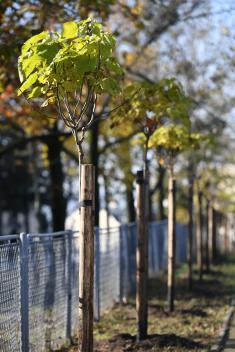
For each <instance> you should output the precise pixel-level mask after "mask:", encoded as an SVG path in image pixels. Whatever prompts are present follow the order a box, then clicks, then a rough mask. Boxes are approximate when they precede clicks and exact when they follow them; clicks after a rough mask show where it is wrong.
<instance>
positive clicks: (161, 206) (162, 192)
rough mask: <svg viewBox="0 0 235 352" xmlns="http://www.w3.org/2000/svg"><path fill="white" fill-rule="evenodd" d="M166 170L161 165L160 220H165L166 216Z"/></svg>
mask: <svg viewBox="0 0 235 352" xmlns="http://www.w3.org/2000/svg"><path fill="white" fill-rule="evenodd" d="M165 174H166V170H165V168H163V167H162V166H161V165H160V166H159V194H158V211H159V216H158V218H159V220H164V219H165V218H166V215H165V212H164V207H163V201H164V199H165V189H164V178H165Z"/></svg>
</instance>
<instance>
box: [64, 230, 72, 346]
mask: <svg viewBox="0 0 235 352" xmlns="http://www.w3.org/2000/svg"><path fill="white" fill-rule="evenodd" d="M72 235H73V233H72V231H68V232H67V239H68V255H67V324H66V338H67V340H68V341H69V342H71V337H72V331H71V330H72V329H71V325H72V280H71V276H72Z"/></svg>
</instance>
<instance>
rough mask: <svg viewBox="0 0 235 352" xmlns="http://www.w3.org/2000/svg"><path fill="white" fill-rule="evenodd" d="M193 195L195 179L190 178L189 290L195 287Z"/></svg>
mask: <svg viewBox="0 0 235 352" xmlns="http://www.w3.org/2000/svg"><path fill="white" fill-rule="evenodd" d="M193 193H194V179H193V176H192V175H190V176H189V189H188V217H189V220H188V258H187V259H188V288H189V290H192V286H193Z"/></svg>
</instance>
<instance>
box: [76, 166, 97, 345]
mask: <svg viewBox="0 0 235 352" xmlns="http://www.w3.org/2000/svg"><path fill="white" fill-rule="evenodd" d="M80 199H81V201H80V235H79V237H80V252H79V333H78V346H79V349H78V351H79V352H92V351H93V286H94V166H93V165H90V164H84V165H81V195H80Z"/></svg>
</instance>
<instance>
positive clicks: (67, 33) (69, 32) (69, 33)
mask: <svg viewBox="0 0 235 352" xmlns="http://www.w3.org/2000/svg"><path fill="white" fill-rule="evenodd" d="M77 36H78V25H77V23H76V22H66V23H64V25H63V30H62V37H63V38H66V39H71V38H76V37H77Z"/></svg>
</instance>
